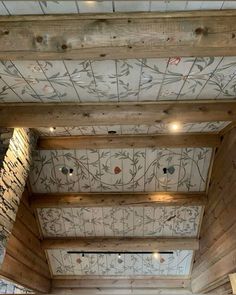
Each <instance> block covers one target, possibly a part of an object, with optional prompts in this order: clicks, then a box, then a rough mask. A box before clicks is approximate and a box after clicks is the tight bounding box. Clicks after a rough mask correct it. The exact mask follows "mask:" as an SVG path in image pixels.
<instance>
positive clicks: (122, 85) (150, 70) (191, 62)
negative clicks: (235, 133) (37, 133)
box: [0, 57, 236, 119]
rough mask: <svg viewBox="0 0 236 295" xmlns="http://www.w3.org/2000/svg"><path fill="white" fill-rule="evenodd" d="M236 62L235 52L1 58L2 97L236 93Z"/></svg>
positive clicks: (110, 98) (103, 98)
mask: <svg viewBox="0 0 236 295" xmlns="http://www.w3.org/2000/svg"><path fill="white" fill-rule="evenodd" d="M235 68H236V61H235V57H211V58H210V57H205V58H181V57H173V58H169V59H167V58H155V59H128V60H105V61H90V60H84V61H2V62H0V90H1V91H0V102H2V103H4V102H120V101H158V100H185V99H188V100H191V99H192V100H193V99H194V100H195V99H224V98H226V99H227V98H228V99H234V98H235V96H236V86H235V85H236V70H235ZM206 119H207V118H206Z"/></svg>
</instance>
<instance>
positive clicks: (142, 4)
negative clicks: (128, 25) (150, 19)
mask: <svg viewBox="0 0 236 295" xmlns="http://www.w3.org/2000/svg"><path fill="white" fill-rule="evenodd" d="M114 3H115V11H116V12H121V11H122V12H126V11H149V9H150V1H136V2H134V1H114Z"/></svg>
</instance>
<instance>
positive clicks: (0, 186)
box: [0, 128, 35, 265]
mask: <svg viewBox="0 0 236 295" xmlns="http://www.w3.org/2000/svg"><path fill="white" fill-rule="evenodd" d="M34 143H35V138H34V136H33V134H32V133H31V131H30V130H29V129H23V128H15V129H6V128H2V129H1V128H0V265H1V264H2V262H3V259H4V256H5V248H6V243H7V240H8V237H9V235H10V233H11V230H12V228H13V224H14V221H15V218H16V213H17V210H18V206H19V203H20V199H21V195H22V193H23V191H24V188H25V183H26V180H27V177H28V173H29V169H30V165H31V154H32V149H33V146H34Z"/></svg>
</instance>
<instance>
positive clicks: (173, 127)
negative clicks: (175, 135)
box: [170, 122, 181, 132]
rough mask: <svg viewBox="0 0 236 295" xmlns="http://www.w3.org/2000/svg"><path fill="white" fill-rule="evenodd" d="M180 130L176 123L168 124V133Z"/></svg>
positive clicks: (178, 124)
mask: <svg viewBox="0 0 236 295" xmlns="http://www.w3.org/2000/svg"><path fill="white" fill-rule="evenodd" d="M180 128H181V125H180V123H178V122H173V123H171V124H170V131H172V132H177V131H179V130H180Z"/></svg>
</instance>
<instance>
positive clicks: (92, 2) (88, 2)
mask: <svg viewBox="0 0 236 295" xmlns="http://www.w3.org/2000/svg"><path fill="white" fill-rule="evenodd" d="M86 3H87V4H88V5H91V6H92V5H94V3H95V1H86Z"/></svg>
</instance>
